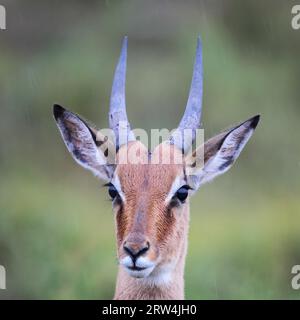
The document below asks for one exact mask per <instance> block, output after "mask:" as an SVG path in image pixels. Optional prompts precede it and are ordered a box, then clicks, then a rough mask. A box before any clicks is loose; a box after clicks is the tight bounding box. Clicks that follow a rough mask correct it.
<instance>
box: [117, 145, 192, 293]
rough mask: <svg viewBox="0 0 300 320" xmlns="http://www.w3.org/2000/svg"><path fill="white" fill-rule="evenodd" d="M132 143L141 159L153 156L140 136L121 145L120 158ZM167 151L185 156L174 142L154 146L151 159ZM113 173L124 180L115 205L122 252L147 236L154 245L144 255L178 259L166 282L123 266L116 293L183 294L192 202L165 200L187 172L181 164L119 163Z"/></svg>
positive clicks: (154, 258)
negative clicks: (133, 274) (134, 273)
mask: <svg viewBox="0 0 300 320" xmlns="http://www.w3.org/2000/svg"><path fill="white" fill-rule="evenodd" d="M132 147H134V148H136V147H137V149H138V151H139V152H138V153H139V154H140V156H141V159H144V160H146V159H147V160H148V159H149V158H148V150H146V148H145V147H144V146H143V145H142V144H141V143H140V142H133V143H131V144H129V145H127V146H123V147H122V148H121V149H120V151H119V153H118V158H119V159H120V158H121V157H122V156H124V155H125V154H126V153H127V152H129V150H130V149H131V148H132ZM165 153H170V154H171V155H172V158H173V160H174V159H175V158H177V157H182V154H181V153H180V152H179V151H178V150H177V149H175V148H174V147H173V146H170V145H168V144H161V145H160V146H158V147H157V148H156V149H155V150H154V152H153V154H152V156H151V158H150V161H152V162H154V161H155V160H157V159H158V158H159V157H161V156H163V155H164V154H165ZM155 163H156V162H155ZM115 175H117V176H118V178H119V180H120V184H121V186H122V192H123V193H124V195H125V198H126V202H125V203H124V204H122V208H120V205H116V206H115V211H116V229H117V244H118V256H119V258H122V257H123V256H125V255H126V253H125V252H124V250H123V243H124V241H125V240H126V241H130V242H131V243H134V242H135V243H136V244H137V245H139V244H140V243H143V242H145V241H149V243H150V249H149V251H148V252H147V254H146V255H147V257H148V258H149V259H150V260H152V261H155V262H157V266H156V268H157V267H160V268H161V267H163V266H165V265H167V264H169V263H173V264H174V270H173V271H172V272H171V279H170V281H169V282H168V283H167V284H162V285H157V284H155V282H152V281H150V280H149V279H147V278H142V279H137V278H133V277H131V276H129V275H128V274H127V273H126V271H124V270H123V267H120V269H119V273H118V279H117V286H116V293H115V299H183V298H184V294H183V269H184V260H185V254H186V247H187V232H188V221H189V204H188V201H187V202H186V203H185V204H183V205H181V206H180V207H176V208H170V207H169V205H168V204H166V203H165V199H166V197H167V195H168V193H169V191H170V189H171V186H172V184H173V182H174V180H175V179H176V177H178V176H182V177H183V175H184V170H183V165H182V164H175V163H171V164H161V163H159V164H152V163H148V164H130V163H129V164H119V165H118V166H117V168H116V172H115ZM156 268H155V269H154V271H153V273H155V270H156Z"/></svg>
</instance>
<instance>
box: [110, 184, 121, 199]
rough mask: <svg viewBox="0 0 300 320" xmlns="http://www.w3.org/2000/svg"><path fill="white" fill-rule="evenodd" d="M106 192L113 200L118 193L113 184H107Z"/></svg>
mask: <svg viewBox="0 0 300 320" xmlns="http://www.w3.org/2000/svg"><path fill="white" fill-rule="evenodd" d="M108 194H109V196H110V197H111V199H112V200H114V199H115V198H116V197H117V196H118V195H119V193H118V191H117V189H116V188H115V186H114V185H113V184H110V185H109V186H108Z"/></svg>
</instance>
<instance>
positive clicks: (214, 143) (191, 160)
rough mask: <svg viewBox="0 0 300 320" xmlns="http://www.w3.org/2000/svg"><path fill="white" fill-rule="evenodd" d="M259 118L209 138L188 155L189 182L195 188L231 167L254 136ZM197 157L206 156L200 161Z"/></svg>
mask: <svg viewBox="0 0 300 320" xmlns="http://www.w3.org/2000/svg"><path fill="white" fill-rule="evenodd" d="M259 118H260V116H259V115H257V116H255V117H253V118H251V119H249V120H247V121H245V122H243V123H241V124H239V125H238V126H236V127H234V128H232V129H230V130H227V131H225V132H223V133H221V134H219V135H217V136H215V137H213V138H211V139H209V140H208V141H207V142H205V143H204V146H201V147H199V148H198V149H197V150H196V152H194V154H192V155H190V156H188V158H187V159H186V163H187V166H188V169H189V170H188V171H187V172H188V183H189V185H190V186H191V187H192V188H193V189H194V190H197V189H198V188H199V187H200V186H201V185H202V184H204V183H206V182H208V181H211V180H212V179H214V178H215V177H216V176H218V175H220V174H222V173H224V172H226V171H227V170H229V169H230V168H231V166H232V165H233V163H234V162H235V160H236V159H237V158H238V156H239V155H240V153H241V151H242V150H243V148H244V146H245V145H246V143H247V142H248V140H249V139H250V137H251V136H252V134H253V132H254V130H255V128H256V126H257V124H258V122H259ZM203 148H204V150H203ZM197 157H201V159H203V157H204V161H199V160H200V159H197ZM198 163H199V165H198Z"/></svg>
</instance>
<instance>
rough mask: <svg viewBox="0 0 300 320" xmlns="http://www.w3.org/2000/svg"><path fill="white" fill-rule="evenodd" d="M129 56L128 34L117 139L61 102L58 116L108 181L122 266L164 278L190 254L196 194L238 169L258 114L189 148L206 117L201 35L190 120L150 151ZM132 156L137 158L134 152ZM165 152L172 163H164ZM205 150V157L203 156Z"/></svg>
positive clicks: (119, 75) (79, 155) (117, 80)
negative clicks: (128, 92)
mask: <svg viewBox="0 0 300 320" xmlns="http://www.w3.org/2000/svg"><path fill="white" fill-rule="evenodd" d="M126 56H127V38H125V39H124V42H123V47H122V51H121V55H120V59H119V63H118V65H117V68H116V71H115V76H114V80H113V87H112V93H111V101H110V112H109V123H110V128H111V129H112V131H113V133H114V139H113V141H110V140H109V139H108V137H107V136H106V135H104V134H102V133H101V132H100V131H98V130H96V129H95V128H93V127H91V126H90V125H88V124H87V123H86V122H85V121H84V120H82V119H81V118H80V117H79V116H78V115H76V114H74V113H72V112H70V111H67V110H66V109H64V108H63V107H61V106H58V105H55V106H54V117H55V120H56V122H57V125H58V128H59V130H60V132H61V134H62V137H63V139H64V142H65V144H66V146H67V148H68V150H69V151H70V153H71V154H72V156H73V158H74V159H75V160H76V161H77V162H78V163H79V164H80V165H82V166H83V167H84V168H86V169H89V170H91V171H92V172H93V173H94V174H95V175H96V176H98V177H99V178H100V179H102V180H104V181H105V182H106V186H107V188H108V193H109V195H110V197H111V199H112V203H113V209H114V212H115V221H116V236H117V247H118V259H119V263H120V264H121V265H122V267H124V269H125V270H126V271H127V272H128V274H129V275H131V276H132V277H136V278H145V277H164V276H167V275H168V274H170V272H171V271H172V270H174V268H175V267H176V263H177V261H178V260H179V259H180V258H181V255H182V252H183V251H185V243H186V235H187V229H188V220H189V197H190V195H191V194H193V193H194V192H195V191H197V190H198V189H199V187H200V186H201V185H202V184H204V183H205V182H207V181H210V180H212V179H213V178H214V177H216V176H218V175H220V174H222V173H224V172H226V171H227V170H228V169H229V168H230V167H231V166H232V164H233V163H234V161H235V160H236V159H237V157H238V156H239V154H240V152H241V150H242V149H243V148H244V146H245V144H246V142H247V141H248V140H249V138H250V137H251V135H252V134H253V132H254V129H255V127H256V125H257V123H258V121H259V116H255V117H252V118H250V119H249V120H246V121H245V122H243V123H241V124H239V125H237V126H234V127H233V128H231V129H229V130H226V131H224V132H222V133H220V134H218V135H217V136H215V137H213V138H211V139H210V140H208V141H207V142H205V143H204V145H201V146H199V147H198V149H197V150H196V151H197V152H194V153H192V154H191V153H189V152H188V151H189V150H190V148H191V146H192V144H193V142H194V139H195V136H196V130H197V129H198V128H199V126H200V119H201V105H202V51H201V42H200V39H198V44H197V52H196V59H195V64H194V72H193V79H192V84H191V89H190V93H189V98H188V102H187V106H186V110H185V113H184V115H183V118H182V120H181V121H180V123H179V126H178V127H177V129H176V130H175V131H174V132H173V134H172V135H171V137H170V139H169V140H167V141H165V142H163V143H162V144H160V145H159V146H157V147H156V148H155V149H154V151H153V152H151V153H150V152H149V150H148V149H147V148H146V147H145V146H144V145H143V144H142V143H141V142H139V141H136V139H135V135H134V132H133V131H132V130H131V127H130V124H129V122H128V119H127V115H126V106H125V75H126V58H127V57H126ZM185 129H189V130H191V131H192V134H191V135H190V136H189V138H185V136H184V135H183V132H184V130H185ZM103 146H105V148H104V147H103ZM111 150H113V151H114V152H111ZM199 151H201V152H199ZM132 154H134V155H135V156H134V157H130V156H131V155H132ZM165 155H168V159H169V160H170V161H169V162H168V163H165V162H163V161H161V159H163V158H164V156H165ZM199 155H200V156H201V157H203V159H202V160H204V161H199V162H198V161H196V160H197V157H198V156H199ZM123 159H127V161H126V162H124V161H122V160H123ZM131 159H134V161H133V160H131ZM199 163H200V164H202V165H199ZM190 169H192V170H190ZM187 172H189V174H187Z"/></svg>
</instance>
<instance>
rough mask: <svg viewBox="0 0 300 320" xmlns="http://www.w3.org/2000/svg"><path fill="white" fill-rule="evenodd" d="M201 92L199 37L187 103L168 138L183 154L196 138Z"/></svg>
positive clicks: (199, 116) (199, 118) (200, 48)
mask: <svg viewBox="0 0 300 320" xmlns="http://www.w3.org/2000/svg"><path fill="white" fill-rule="evenodd" d="M202 92H203V70H202V45H201V39H200V37H198V41H197V50H196V58H195V64H194V72H193V79H192V84H191V88H190V93H189V98H188V102H187V105H186V108H185V112H184V115H183V117H182V119H181V121H180V123H179V126H178V128H177V129H176V130H175V131H174V133H173V134H172V135H171V137H170V143H171V144H173V145H175V146H177V147H178V148H179V149H181V150H182V152H183V153H184V152H186V151H187V150H189V148H190V147H191V146H192V144H193V142H194V140H195V138H196V129H198V128H199V127H200V121H201V110H202ZM185 129H189V131H192V132H191V134H184V130H185Z"/></svg>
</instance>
